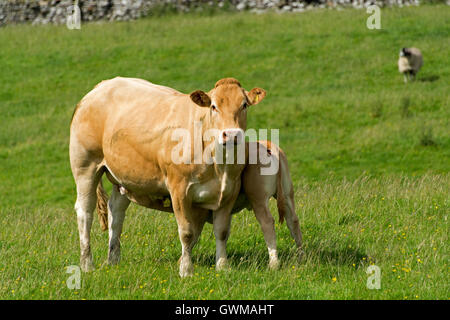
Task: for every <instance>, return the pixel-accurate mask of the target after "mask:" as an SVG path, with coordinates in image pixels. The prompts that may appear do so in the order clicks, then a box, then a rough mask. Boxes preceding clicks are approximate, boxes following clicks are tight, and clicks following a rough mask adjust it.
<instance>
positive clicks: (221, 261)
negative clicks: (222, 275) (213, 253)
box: [216, 258, 228, 271]
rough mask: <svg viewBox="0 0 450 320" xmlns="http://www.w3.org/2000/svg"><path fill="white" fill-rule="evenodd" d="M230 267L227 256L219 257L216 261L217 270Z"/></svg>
mask: <svg viewBox="0 0 450 320" xmlns="http://www.w3.org/2000/svg"><path fill="white" fill-rule="evenodd" d="M227 267H228V261H227V259H226V258H219V260H217V263H216V270H217V271H222V270H224V269H226V268H227Z"/></svg>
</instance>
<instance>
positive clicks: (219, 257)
mask: <svg viewBox="0 0 450 320" xmlns="http://www.w3.org/2000/svg"><path fill="white" fill-rule="evenodd" d="M230 225H231V212H230V211H229V210H226V209H222V210H217V211H215V212H214V213H213V229H214V236H215V237H216V270H218V271H220V270H223V269H224V268H225V267H226V266H227V265H228V261H227V240H228V236H229V235H230Z"/></svg>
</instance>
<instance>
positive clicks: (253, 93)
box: [247, 88, 266, 105]
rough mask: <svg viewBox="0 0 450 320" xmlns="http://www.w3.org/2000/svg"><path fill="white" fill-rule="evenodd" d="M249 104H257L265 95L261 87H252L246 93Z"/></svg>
mask: <svg viewBox="0 0 450 320" xmlns="http://www.w3.org/2000/svg"><path fill="white" fill-rule="evenodd" d="M247 96H248V99H249V102H250V104H252V105H254V104H258V103H260V102H261V100H262V99H264V97H265V96H266V90H264V89H261V88H253V89H252V90H250V91H249V92H248V93H247Z"/></svg>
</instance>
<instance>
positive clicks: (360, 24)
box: [0, 5, 450, 299]
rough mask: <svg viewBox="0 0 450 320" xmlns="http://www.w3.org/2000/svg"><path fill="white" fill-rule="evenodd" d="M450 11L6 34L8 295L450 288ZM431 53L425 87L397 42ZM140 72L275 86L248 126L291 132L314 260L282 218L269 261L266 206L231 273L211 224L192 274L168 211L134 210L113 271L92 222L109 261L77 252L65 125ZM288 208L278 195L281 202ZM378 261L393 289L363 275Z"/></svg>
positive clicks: (2, 51) (239, 16) (1, 283)
mask: <svg viewBox="0 0 450 320" xmlns="http://www.w3.org/2000/svg"><path fill="white" fill-rule="evenodd" d="M449 11H450V9H449V7H448V6H441V5H439V6H422V7H414V8H402V9H385V10H383V11H382V20H381V23H382V30H368V29H367V28H366V19H367V17H368V15H367V14H366V13H365V12H364V11H356V10H344V11H341V12H337V11H322V10H319V11H313V12H307V13H303V14H282V15H280V14H274V13H267V14H263V15H254V14H249V13H233V14H231V13H219V14H214V15H212V16H210V15H206V14H203V15H202V14H187V15H168V16H162V17H150V18H147V19H142V20H139V21H134V22H124V23H103V24H97V23H92V24H83V25H82V29H81V30H79V31H77V30H68V29H67V28H65V26H29V25H18V26H6V27H4V28H1V29H0V112H1V120H0V121H1V122H0V123H1V125H0V226H1V228H0V257H1V258H0V298H1V299H48V298H49V299H106V298H111V299H130V298H131V299H141V298H145V299H155V298H156V299H175V298H177V299H184V298H186V299H449V298H450V285H449V280H448V275H449V265H448V259H449V242H448V234H449V226H448V221H447V219H448V213H449V200H450V199H449V190H450V174H449V169H450V130H449V128H450V127H449V119H450V108H449V95H448V92H449V85H448V84H449V76H450V58H449V55H448V44H449V40H450V21H449V20H448V15H449ZM404 46H416V47H418V48H420V49H421V50H422V52H423V54H424V60H425V64H424V67H423V69H422V71H421V72H420V73H419V75H418V79H417V81H416V82H414V83H410V84H408V85H405V84H404V83H403V79H402V76H401V75H400V74H399V73H398V71H397V66H396V61H397V57H398V51H399V50H400V48H402V47H404ZM117 75H121V76H130V77H140V78H144V79H147V80H150V81H152V82H155V83H158V84H163V85H167V86H170V87H174V88H176V89H179V90H181V91H183V92H190V91H193V90H195V89H202V90H209V89H210V88H211V87H212V86H213V85H214V83H215V81H216V80H218V79H220V78H222V77H226V76H233V77H235V78H237V79H239V80H240V81H241V83H242V84H243V85H244V87H246V88H247V89H251V88H252V87H255V86H259V87H262V88H264V89H266V90H267V93H268V95H267V97H266V99H265V101H264V102H263V103H261V104H259V105H257V106H255V107H254V108H251V109H250V111H249V123H248V127H250V128H269V129H270V128H279V129H280V144H281V146H282V148H283V149H284V150H285V151H286V153H287V156H288V160H289V163H290V169H291V175H292V178H293V182H294V186H295V189H296V206H297V214H298V216H299V218H300V223H301V228H302V231H303V237H304V248H305V257H304V259H303V261H302V262H300V263H298V262H297V261H296V260H295V259H294V257H293V253H294V245H293V241H292V239H291V238H290V236H289V232H288V230H287V228H286V226H285V224H283V225H277V227H276V229H277V236H278V247H279V251H280V256H281V257H280V259H281V261H282V267H281V269H280V270H279V271H275V272H274V271H269V270H267V267H266V265H267V262H268V256H267V250H266V247H265V244H264V240H263V236H262V233H261V231H260V228H259V225H258V224H257V222H256V219H255V218H254V216H253V213H251V212H248V211H244V212H242V213H240V214H238V215H236V216H234V218H233V224H232V230H231V236H230V240H229V242H228V253H229V257H230V262H231V270H230V271H224V272H220V273H217V272H215V270H214V266H213V264H214V254H215V244H214V236H213V234H212V227H211V226H210V225H207V226H206V227H205V229H204V231H203V234H202V237H201V239H200V242H199V243H198V244H197V246H196V248H195V249H194V253H193V258H194V263H195V272H196V274H195V276H194V277H193V278H190V279H180V278H179V276H178V265H177V260H178V257H179V255H180V253H181V246H180V243H179V240H178V234H177V227H176V222H175V219H174V217H173V216H172V215H170V214H167V213H161V212H156V211H151V210H147V209H144V208H142V207H138V206H135V205H131V206H130V209H129V210H128V212H127V218H126V220H125V226H124V234H123V236H122V261H121V264H120V265H119V266H115V267H109V266H107V265H106V264H105V263H104V262H105V260H106V255H107V233H102V232H101V231H100V228H99V225H98V222H97V221H95V222H94V226H93V232H92V248H93V254H94V260H95V263H96V265H97V266H98V268H97V270H96V271H94V272H92V273H89V274H83V275H82V288H81V289H80V290H69V289H68V288H67V287H66V279H67V278H68V276H69V275H68V274H67V273H65V267H67V266H69V265H77V264H78V263H79V244H78V231H77V227H76V216H75V212H74V210H73V204H74V201H75V184H74V181H73V178H72V175H71V172H70V167H69V157H68V141H69V140H68V137H69V123H70V119H71V115H72V112H73V109H74V107H75V105H76V104H77V102H78V101H79V100H80V99H81V97H82V96H83V95H84V94H86V93H87V92H88V91H89V90H90V89H91V88H92V87H93V86H94V85H95V84H97V83H98V82H99V81H101V80H103V79H108V78H112V77H115V76H117ZM275 208H276V205H275V204H274V203H271V209H272V213H273V214H274V215H277V213H276V209H275ZM370 264H376V265H377V266H379V267H380V268H381V272H382V274H381V289H380V290H369V289H367V287H366V280H367V278H368V275H367V274H366V268H367V266H368V265H370Z"/></svg>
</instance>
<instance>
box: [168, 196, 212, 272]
mask: <svg viewBox="0 0 450 320" xmlns="http://www.w3.org/2000/svg"><path fill="white" fill-rule="evenodd" d="M171 197H172V205H173V210H174V213H175V217H176V219H177V224H178V234H179V237H180V242H181V258H180V260H179V262H180V276H181V277H182V278H184V277H188V276H192V275H193V273H194V266H193V264H192V259H191V253H192V249H193V248H194V245H195V244H196V243H197V241H198V238H199V237H200V234H201V232H202V229H203V226H204V224H205V221H206V218H207V217H208V210H204V209H195V210H193V209H192V203H191V201H190V200H189V198H187V197H186V196H185V192H174V193H172V194H171Z"/></svg>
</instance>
